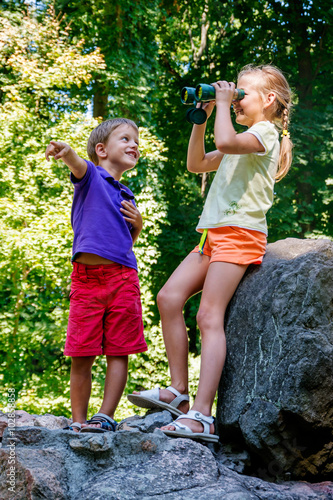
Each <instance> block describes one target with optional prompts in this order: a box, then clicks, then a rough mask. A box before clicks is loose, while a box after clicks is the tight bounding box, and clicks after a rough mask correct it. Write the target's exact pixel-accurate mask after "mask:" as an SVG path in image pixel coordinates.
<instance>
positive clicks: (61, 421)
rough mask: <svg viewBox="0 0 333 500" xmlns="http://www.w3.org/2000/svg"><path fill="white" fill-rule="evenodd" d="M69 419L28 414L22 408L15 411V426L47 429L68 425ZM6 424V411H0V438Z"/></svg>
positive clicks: (49, 415)
mask: <svg viewBox="0 0 333 500" xmlns="http://www.w3.org/2000/svg"><path fill="white" fill-rule="evenodd" d="M70 422H71V420H70V419H69V418H66V417H55V416H54V415H51V414H48V413H46V414H45V415H30V414H29V413H27V412H26V411H24V410H16V411H15V427H23V426H27V425H29V426H36V427H47V428H48V429H62V428H63V427H66V426H67V425H69V423H70ZM7 426H8V413H2V414H1V416H0V438H1V437H2V435H3V432H4V430H5V429H6V427H7Z"/></svg>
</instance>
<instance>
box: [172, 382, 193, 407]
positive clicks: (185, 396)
mask: <svg viewBox="0 0 333 500" xmlns="http://www.w3.org/2000/svg"><path fill="white" fill-rule="evenodd" d="M167 390H168V391H170V392H172V394H174V395H175V396H176V397H175V399H174V400H173V401H171V403H169V404H170V405H171V406H173V407H174V408H178V406H179V405H180V403H182V402H183V401H189V400H190V398H189V396H188V394H181V393H180V392H179V391H177V389H175V388H174V387H172V386H171V385H170V386H169V387H167Z"/></svg>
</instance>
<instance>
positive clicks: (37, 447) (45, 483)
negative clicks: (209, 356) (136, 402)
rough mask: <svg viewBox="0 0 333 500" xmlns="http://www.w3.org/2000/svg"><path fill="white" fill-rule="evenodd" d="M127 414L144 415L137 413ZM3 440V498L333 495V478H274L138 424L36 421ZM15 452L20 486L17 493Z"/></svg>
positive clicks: (278, 499) (200, 499)
mask: <svg viewBox="0 0 333 500" xmlns="http://www.w3.org/2000/svg"><path fill="white" fill-rule="evenodd" d="M162 413H164V416H163V415H162ZM166 413H168V412H161V415H160V416H159V417H160V420H163V419H164V420H169V419H170V416H169V415H166ZM152 419H155V420H156V422H157V421H158V420H159V418H158V415H157V414H156V413H154V414H147V416H146V417H140V418H139V421H140V426H141V427H142V428H145V429H150V428H151V425H152ZM126 420H128V421H129V423H133V422H135V421H138V419H137V417H134V418H133V417H130V418H129V419H126ZM126 420H125V421H123V424H126ZM129 423H128V424H127V425H129ZM50 424H51V425H53V424H52V421H51V420H50ZM2 444H3V447H2V449H1V450H0V464H1V466H0V498H1V499H2V500H9V499H10V500H13V499H15V500H39V499H45V498H47V499H48V500H82V499H84V500H102V499H103V500H105V499H108V500H122V499H124V500H125V499H126V500H137V499H142V500H152V499H156V500H160V499H161V498H163V500H176V499H182V500H193V498H196V499H197V500H207V499H209V500H221V499H223V500H252V499H253V500H258V498H260V499H267V500H283V499H284V500H285V499H289V500H293V499H295V500H307V499H317V500H324V499H325V500H326V499H327V500H329V499H333V483H329V482H326V483H319V484H310V483H306V482H290V483H286V482H285V483H282V484H273V483H268V482H266V481H264V480H263V479H259V478H255V477H249V476H245V475H240V474H238V473H237V472H235V471H233V470H230V469H229V468H228V467H226V466H225V465H224V464H223V462H225V460H224V459H223V456H222V455H223V447H222V448H218V449H215V448H214V446H213V445H209V446H206V445H203V444H200V443H198V442H196V441H193V440H190V439H172V438H168V437H167V436H165V435H164V434H163V433H162V432H161V431H160V430H158V429H155V430H154V432H143V431H140V430H137V429H135V428H133V427H132V428H131V430H120V431H118V430H117V431H116V432H114V433H113V432H110V433H103V434H94V433H82V434H81V433H75V432H73V431H64V430H52V429H48V428H46V427H37V426H31V427H18V428H16V429H15V430H14V431H13V430H12V429H11V428H10V427H9V428H7V429H6V430H5V432H4V436H3V443H2ZM13 453H14V455H15V458H16V463H15V466H14V469H15V472H14V476H13V484H14V487H13V488H14V490H12V491H10V490H9V489H8V488H9V487H10V475H9V474H8V473H9V471H10V469H9V467H10V463H9V462H10V459H11V456H12V454H13ZM240 457H241V455H240ZM242 457H243V459H245V458H246V455H242Z"/></svg>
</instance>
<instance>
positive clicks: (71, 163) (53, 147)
mask: <svg viewBox="0 0 333 500" xmlns="http://www.w3.org/2000/svg"><path fill="white" fill-rule="evenodd" d="M49 156H53V157H54V159H55V160H62V161H63V162H64V163H65V164H66V165H67V167H68V168H69V170H70V171H71V172H73V175H74V176H75V177H76V179H78V180H80V179H82V178H83V177H84V175H85V173H86V171H87V164H86V162H85V161H84V160H83V158H81V157H80V156H79V155H78V154H76V153H75V151H74V149H72V148H71V147H70V146H69V145H68V144H66V143H65V142H57V141H50V144H49V145H48V146H47V148H46V151H45V157H46V159H47V160H48V161H49Z"/></svg>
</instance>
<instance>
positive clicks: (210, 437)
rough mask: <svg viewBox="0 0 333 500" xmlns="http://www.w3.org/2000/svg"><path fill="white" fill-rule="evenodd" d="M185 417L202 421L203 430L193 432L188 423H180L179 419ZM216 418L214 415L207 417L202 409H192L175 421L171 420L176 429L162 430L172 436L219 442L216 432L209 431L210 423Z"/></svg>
mask: <svg viewBox="0 0 333 500" xmlns="http://www.w3.org/2000/svg"><path fill="white" fill-rule="evenodd" d="M184 418H188V419H189V420H196V421H197V422H200V423H201V424H202V426H203V432H193V431H192V429H190V428H189V427H188V426H187V425H185V424H180V423H179V422H178V420H180V419H184ZM214 420H215V419H214V417H207V416H206V415H203V414H202V413H200V411H195V410H190V411H189V412H187V413H186V414H185V415H182V416H181V417H178V418H177V419H176V420H175V421H174V422H171V424H170V425H173V426H174V427H176V430H175V431H168V430H163V429H161V431H162V432H164V434H166V435H167V436H170V437H183V438H190V439H201V440H202V441H207V442H210V443H217V442H218V440H219V437H218V436H216V434H211V433H210V432H209V430H210V425H211V424H213V423H214Z"/></svg>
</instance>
